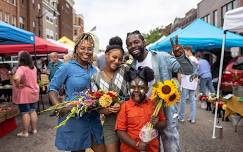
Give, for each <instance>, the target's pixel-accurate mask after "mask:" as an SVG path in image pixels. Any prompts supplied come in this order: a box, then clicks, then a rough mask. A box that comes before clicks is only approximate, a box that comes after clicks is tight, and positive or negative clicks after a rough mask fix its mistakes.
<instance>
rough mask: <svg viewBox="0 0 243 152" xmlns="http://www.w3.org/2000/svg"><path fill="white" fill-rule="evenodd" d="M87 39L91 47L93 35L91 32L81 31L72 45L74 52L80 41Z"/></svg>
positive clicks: (93, 43) (93, 45)
mask: <svg viewBox="0 0 243 152" xmlns="http://www.w3.org/2000/svg"><path fill="white" fill-rule="evenodd" d="M84 40H87V41H89V42H91V43H92V47H93V48H94V47H95V41H94V36H93V35H92V34H91V33H81V34H80V35H79V36H78V37H77V38H76V40H75V47H74V53H76V50H77V48H78V45H79V44H80V42H82V41H84Z"/></svg>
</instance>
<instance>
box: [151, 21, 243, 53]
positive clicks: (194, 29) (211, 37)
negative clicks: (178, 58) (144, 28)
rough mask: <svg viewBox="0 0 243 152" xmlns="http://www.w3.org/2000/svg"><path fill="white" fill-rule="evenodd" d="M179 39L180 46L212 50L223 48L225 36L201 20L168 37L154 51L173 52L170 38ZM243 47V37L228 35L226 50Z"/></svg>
mask: <svg viewBox="0 0 243 152" xmlns="http://www.w3.org/2000/svg"><path fill="white" fill-rule="evenodd" d="M176 35H178V37H179V44H180V45H184V46H187V45H190V46H192V48H193V50H195V49H204V48H205V49H212V48H221V47H222V41H223V39H222V37H223V36H224V31H223V30H221V29H219V28H217V27H215V26H212V25H210V24H208V23H206V22H204V21H203V20H201V19H196V20H195V21H194V22H192V23H191V24H190V25H188V26H187V27H185V28H184V29H182V30H180V31H178V32H176V34H174V33H172V34H171V35H169V36H167V38H166V39H164V40H163V41H161V42H160V43H158V44H157V45H156V46H155V47H154V48H153V50H156V51H167V52H168V51H171V50H172V48H171V44H170V38H173V39H175V36H176ZM236 46H237V47H243V37H242V36H240V35H238V34H234V33H231V32H228V33H227V39H226V41H225V48H231V47H236Z"/></svg>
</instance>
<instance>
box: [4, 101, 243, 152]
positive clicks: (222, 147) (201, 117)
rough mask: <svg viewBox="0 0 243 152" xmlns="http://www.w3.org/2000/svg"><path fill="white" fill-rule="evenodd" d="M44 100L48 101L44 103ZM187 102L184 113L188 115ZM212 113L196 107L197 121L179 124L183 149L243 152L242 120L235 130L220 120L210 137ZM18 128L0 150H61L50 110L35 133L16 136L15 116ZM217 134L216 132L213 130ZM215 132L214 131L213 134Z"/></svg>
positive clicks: (204, 151)
mask: <svg viewBox="0 0 243 152" xmlns="http://www.w3.org/2000/svg"><path fill="white" fill-rule="evenodd" d="M46 103H47V102H46ZM188 109H189V105H187V111H186V116H188ZM213 116H214V115H213V114H212V113H211V112H209V111H205V110H202V109H200V108H199V106H197V120H196V124H191V123H189V122H184V123H179V125H180V137H181V149H182V152H242V151H243V144H242V141H243V121H241V123H240V126H239V127H238V132H234V128H233V126H232V124H231V122H222V121H221V125H222V126H223V137H222V139H219V138H216V139H212V130H213ZM17 125H18V128H17V129H16V130H15V131H13V132H11V133H10V134H8V135H6V136H5V137H3V138H0V152H60V151H58V150H57V149H56V148H55V146H54V140H55V129H54V127H55V125H56V118H55V117H50V116H49V113H42V114H41V115H39V122H38V133H37V134H35V135H33V134H30V136H29V137H28V138H21V137H17V136H16V134H17V133H18V132H19V131H20V130H21V123H20V117H17ZM216 133H218V131H217V130H216ZM216 135H217V134H216Z"/></svg>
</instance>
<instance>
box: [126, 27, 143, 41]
mask: <svg viewBox="0 0 243 152" xmlns="http://www.w3.org/2000/svg"><path fill="white" fill-rule="evenodd" d="M130 35H138V37H139V38H140V39H141V40H142V41H144V37H143V35H142V34H141V33H140V31H138V30H135V31H133V32H129V33H127V38H126V43H127V40H128V37H129V36H130Z"/></svg>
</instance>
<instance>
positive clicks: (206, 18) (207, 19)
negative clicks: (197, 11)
mask: <svg viewBox="0 0 243 152" xmlns="http://www.w3.org/2000/svg"><path fill="white" fill-rule="evenodd" d="M202 19H203V20H204V21H205V22H207V23H208V24H210V14H208V15H206V16H204V17H203V18H202Z"/></svg>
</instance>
